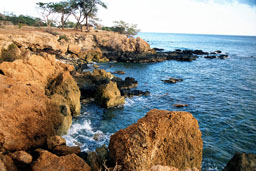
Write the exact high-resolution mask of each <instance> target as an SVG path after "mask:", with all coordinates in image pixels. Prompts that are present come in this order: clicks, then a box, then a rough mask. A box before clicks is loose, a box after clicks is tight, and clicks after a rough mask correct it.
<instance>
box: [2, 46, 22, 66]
mask: <svg viewBox="0 0 256 171" xmlns="http://www.w3.org/2000/svg"><path fill="white" fill-rule="evenodd" d="M19 58H20V49H19V48H18V47H17V45H15V44H10V45H9V46H8V48H7V49H4V48H3V49H2V53H1V59H0V61H1V62H3V61H6V62H13V61H15V60H16V59H19Z"/></svg>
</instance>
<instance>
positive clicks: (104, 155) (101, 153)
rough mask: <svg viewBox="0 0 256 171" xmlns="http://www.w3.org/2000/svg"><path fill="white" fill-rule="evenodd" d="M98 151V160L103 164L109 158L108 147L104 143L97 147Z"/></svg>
mask: <svg viewBox="0 0 256 171" xmlns="http://www.w3.org/2000/svg"><path fill="white" fill-rule="evenodd" d="M96 153H97V156H98V160H99V161H100V163H101V164H102V163H103V162H104V160H105V161H107V159H108V154H109V153H108V148H107V147H106V146H105V144H104V145H102V146H101V147H98V148H96Z"/></svg>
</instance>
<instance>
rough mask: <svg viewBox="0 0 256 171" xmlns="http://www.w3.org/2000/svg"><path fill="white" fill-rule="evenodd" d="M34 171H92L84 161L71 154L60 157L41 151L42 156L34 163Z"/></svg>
mask: <svg viewBox="0 0 256 171" xmlns="http://www.w3.org/2000/svg"><path fill="white" fill-rule="evenodd" d="M32 170H34V171H44V170H52V171H60V170H65V171H71V170H83V171H90V170H91V168H90V166H88V164H86V163H85V162H84V161H83V159H81V158H80V157H78V156H77V155H75V154H69V155H66V156H61V157H58V156H56V155H54V154H52V153H50V152H48V151H45V150H43V151H41V152H40V156H39V158H38V159H37V161H36V162H35V163H34V165H33V167H32Z"/></svg>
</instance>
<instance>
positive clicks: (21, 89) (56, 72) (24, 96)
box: [0, 54, 80, 151]
mask: <svg viewBox="0 0 256 171" xmlns="http://www.w3.org/2000/svg"><path fill="white" fill-rule="evenodd" d="M72 69H73V67H71V66H69V65H66V64H63V63H59V62H56V60H55V57H54V56H53V55H47V54H44V56H37V55H31V56H29V57H28V58H26V59H24V60H15V61H14V62H11V63H10V62H3V63H1V64H0V70H1V73H2V74H1V75H0V82H1V86H0V103H1V105H0V113H1V115H0V125H1V126H0V135H1V136H2V137H3V139H4V142H1V140H0V149H5V150H12V151H17V150H26V149H28V148H31V147H36V146H38V145H42V144H44V143H45V142H46V138H47V137H49V136H53V135H55V134H56V132H58V133H59V134H62V133H63V132H65V131H67V129H68V128H69V126H70V125H71V122H72V116H71V114H73V115H76V114H78V113H79V112H80V103H79V100H80V96H79V89H78V87H75V84H76V83H75V81H74V80H73V79H72V77H71V76H70V74H69V72H70V71H71V70H72ZM59 76H61V78H63V79H59ZM55 79H57V80H55ZM59 80H61V81H59ZM49 81H51V83H53V82H54V81H55V82H56V83H60V84H51V85H54V87H55V88H56V90H53V89H48V88H49V87H48V88H47V85H49V84H50V83H49ZM49 90H51V91H49ZM49 92H50V93H49ZM48 93H49V94H48ZM46 94H47V95H48V96H46ZM56 99H57V100H56ZM69 111H70V113H69ZM1 136H0V138H1Z"/></svg>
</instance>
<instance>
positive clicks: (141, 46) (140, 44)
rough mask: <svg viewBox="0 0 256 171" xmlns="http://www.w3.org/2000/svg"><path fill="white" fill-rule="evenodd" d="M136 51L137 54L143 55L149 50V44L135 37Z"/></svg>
mask: <svg viewBox="0 0 256 171" xmlns="http://www.w3.org/2000/svg"><path fill="white" fill-rule="evenodd" d="M135 48H136V51H137V52H139V53H144V52H148V51H149V49H150V46H149V44H148V43H147V42H146V41H145V40H143V39H142V38H140V37H137V38H136V46H135Z"/></svg>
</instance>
